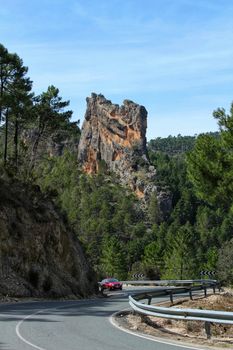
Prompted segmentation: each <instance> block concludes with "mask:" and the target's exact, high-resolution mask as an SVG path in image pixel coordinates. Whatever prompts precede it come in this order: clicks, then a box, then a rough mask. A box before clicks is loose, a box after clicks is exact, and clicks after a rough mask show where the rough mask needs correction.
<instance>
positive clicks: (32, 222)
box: [0, 176, 96, 297]
mask: <svg viewBox="0 0 233 350" xmlns="http://www.w3.org/2000/svg"><path fill="white" fill-rule="evenodd" d="M0 242H1V244H0V263H1V264H0V266H1V268H0V296H6V295H8V296H17V297H31V296H33V297H71V296H73V297H74V296H76V297H83V296H88V295H91V294H93V293H94V292H95V291H96V280H95V277H94V275H93V273H92V271H91V269H90V267H89V266H88V263H87V261H86V259H85V257H84V254H83V251H82V249H81V247H80V244H79V242H78V240H77V238H75V236H74V234H73V233H72V231H71V230H70V229H69V226H68V225H67V222H64V219H63V218H62V217H61V215H60V214H59V212H58V211H57V210H56V208H55V207H54V205H53V203H52V202H51V201H49V200H48V199H46V196H44V195H42V193H41V192H40V190H39V188H38V187H36V186H34V188H29V187H28V186H25V185H23V184H22V183H20V182H19V181H15V180H14V181H13V180H12V179H10V178H9V177H7V176H4V178H3V176H2V177H1V178H0Z"/></svg>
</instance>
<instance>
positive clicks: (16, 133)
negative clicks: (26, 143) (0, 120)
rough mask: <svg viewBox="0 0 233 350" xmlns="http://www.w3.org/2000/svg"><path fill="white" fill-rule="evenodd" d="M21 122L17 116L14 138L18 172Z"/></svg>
mask: <svg viewBox="0 0 233 350" xmlns="http://www.w3.org/2000/svg"><path fill="white" fill-rule="evenodd" d="M18 134H19V121H18V115H16V119H15V136H14V146H15V152H14V153H15V155H14V158H15V168H16V172H17V170H18V138H19V135H18Z"/></svg>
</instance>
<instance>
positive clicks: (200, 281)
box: [121, 279, 218, 286]
mask: <svg viewBox="0 0 233 350" xmlns="http://www.w3.org/2000/svg"><path fill="white" fill-rule="evenodd" d="M121 282H122V283H123V284H126V285H130V284H131V285H154V286H165V285H173V286H176V285H194V284H197V283H198V284H209V283H212V284H217V283H218V281H217V280H212V279H206V280H204V279H198V280H152V281H149V280H140V281H139V280H137V281H121Z"/></svg>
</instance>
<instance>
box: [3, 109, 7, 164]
mask: <svg viewBox="0 0 233 350" xmlns="http://www.w3.org/2000/svg"><path fill="white" fill-rule="evenodd" d="M7 146H8V108H7V110H6V120H5V145H4V167H5V166H6V162H7Z"/></svg>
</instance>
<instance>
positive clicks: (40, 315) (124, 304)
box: [0, 291, 205, 350]
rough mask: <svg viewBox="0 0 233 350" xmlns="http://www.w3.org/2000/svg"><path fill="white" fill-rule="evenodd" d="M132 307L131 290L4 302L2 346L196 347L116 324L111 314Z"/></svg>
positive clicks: (7, 349) (56, 349)
mask: <svg viewBox="0 0 233 350" xmlns="http://www.w3.org/2000/svg"><path fill="white" fill-rule="evenodd" d="M113 294H114V293H113ZM128 307H129V305H128V292H127V291H126V292H125V293H121V294H118V293H117V292H116V293H115V295H114V296H112V297H108V298H98V299H92V300H76V301H47V302H27V303H15V304H1V305H0V350H35V349H37V350H119V349H120V350H181V349H182V350H189V349H193V347H188V346H184V345H174V344H169V343H167V344H166V343H159V342H157V341H152V340H148V339H146V338H142V337H137V336H135V335H132V334H130V333H126V332H123V331H122V330H120V329H118V328H116V327H114V326H113V324H112V323H111V322H110V319H111V315H112V314H113V313H115V312H117V311H119V310H122V309H126V308H128ZM202 349H205V348H202Z"/></svg>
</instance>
